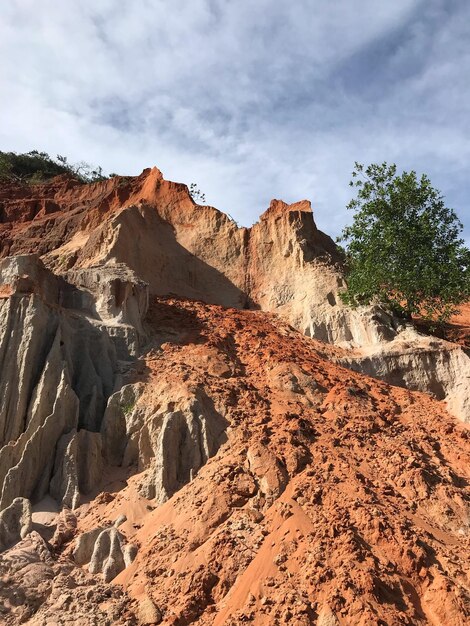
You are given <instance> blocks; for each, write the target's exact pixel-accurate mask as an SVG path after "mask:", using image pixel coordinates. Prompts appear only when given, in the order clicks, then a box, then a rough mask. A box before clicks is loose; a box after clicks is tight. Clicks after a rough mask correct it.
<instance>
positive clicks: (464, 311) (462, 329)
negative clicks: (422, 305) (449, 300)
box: [415, 302, 470, 348]
mask: <svg viewBox="0 0 470 626" xmlns="http://www.w3.org/2000/svg"><path fill="white" fill-rule="evenodd" d="M458 308H459V312H458V313H456V314H455V315H453V316H452V317H451V318H450V320H449V321H448V322H447V323H445V324H438V325H437V326H435V325H433V324H430V323H428V322H424V321H423V320H415V322H416V325H417V327H418V329H419V330H422V331H424V332H426V333H431V334H433V335H436V336H437V337H440V338H441V339H446V340H447V341H452V342H454V343H459V344H460V345H462V346H465V347H467V348H470V302H466V303H464V304H461V305H459V307H458Z"/></svg>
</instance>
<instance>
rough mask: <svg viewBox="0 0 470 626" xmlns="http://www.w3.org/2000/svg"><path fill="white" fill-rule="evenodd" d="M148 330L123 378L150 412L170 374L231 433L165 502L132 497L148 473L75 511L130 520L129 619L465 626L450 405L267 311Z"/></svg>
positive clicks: (194, 312) (188, 310)
mask: <svg viewBox="0 0 470 626" xmlns="http://www.w3.org/2000/svg"><path fill="white" fill-rule="evenodd" d="M149 322H150V323H151V326H152V327H153V329H154V346H153V348H151V349H150V350H149V351H148V352H147V354H146V355H145V357H144V358H143V359H142V360H141V361H140V362H139V363H138V364H136V366H135V368H134V370H133V372H132V374H131V376H130V380H135V381H136V380H141V381H145V382H146V383H147V391H146V396H145V401H144V403H145V404H146V405H147V406H153V405H155V406H158V402H159V398H158V394H157V393H156V392H154V391H153V390H154V389H156V388H157V387H158V383H159V381H161V380H162V378H165V379H166V380H172V381H174V385H175V388H177V387H178V386H182V385H184V386H186V387H187V389H188V390H189V391H190V392H191V391H192V392H194V393H196V391H197V390H203V392H204V393H205V394H207V396H208V397H209V398H210V399H211V400H212V401H213V402H214V405H215V406H216V407H217V408H218V410H219V411H221V412H222V411H223V414H224V418H225V419H226V420H227V422H228V423H229V424H230V426H229V429H228V441H227V443H226V444H224V445H223V446H222V448H220V450H219V452H218V453H217V454H216V456H214V457H213V458H212V459H210V460H209V461H208V463H207V464H206V465H205V466H204V467H203V468H202V469H201V470H200V472H199V473H198V475H197V476H196V478H195V479H194V480H193V481H192V482H190V483H189V484H188V485H186V486H185V487H183V488H182V489H181V490H180V491H179V492H177V493H176V494H175V495H174V496H173V497H172V498H171V499H170V500H169V501H167V502H166V503H165V504H163V505H162V506H160V507H157V508H154V507H153V506H152V505H151V503H150V504H149V503H148V501H144V500H143V499H142V498H141V497H139V495H138V486H139V483H140V481H142V480H143V479H144V477H145V475H146V473H145V472H144V473H143V474H136V475H134V476H132V477H131V478H129V480H128V482H127V486H125V488H124V489H122V490H120V491H116V492H115V493H114V494H113V496H112V501H111V502H110V501H109V498H105V499H103V497H102V495H100V496H99V497H98V498H97V499H96V500H95V501H94V502H92V503H91V505H90V506H89V507H88V510H87V512H83V514H82V515H81V517H80V519H79V526H80V528H81V529H88V528H92V527H95V526H96V525H97V524H98V523H103V522H105V521H106V520H108V521H111V520H113V519H115V517H116V515H117V514H118V513H120V512H126V513H127V514H128V518H129V521H128V522H127V523H126V524H125V525H124V526H123V527H122V528H123V532H125V533H126V534H127V536H128V538H129V539H130V540H131V541H133V542H135V543H137V544H138V545H139V552H138V555H137V558H136V560H135V561H134V563H133V564H132V565H131V566H130V567H129V568H128V569H127V570H125V571H124V572H123V573H122V574H121V575H120V576H119V577H118V578H117V579H116V581H115V582H118V583H122V584H123V585H124V586H125V588H126V589H127V591H128V593H129V594H130V596H131V597H133V598H135V602H136V605H135V606H136V607H137V606H138V603H139V602H140V603H141V604H142V602H144V605H145V602H148V599H151V600H152V602H153V603H154V605H157V606H158V607H159V609H160V611H161V612H162V615H163V621H162V623H163V624H167V625H170V624H171V625H173V626H184V625H189V624H201V625H202V624H204V625H206V624H207V625H209V624H211V625H213V626H222V625H227V626H230V625H238V624H247V623H251V624H256V625H258V624H259V625H268V624H269V625H283V624H293V625H299V626H300V625H307V624H316V625H318V626H334V625H338V624H339V625H341V626H346V625H347V626H372V625H382V626H395V625H399V624H400V625H405V624H406V625H409V626H411V625H417V624H431V625H433V626H443V625H444V624H445V625H446V626H463V625H464V624H468V623H470V551H469V544H470V517H469V502H470V488H469V479H470V441H469V439H470V431H469V429H468V428H467V427H466V426H465V425H464V424H461V423H457V422H456V420H455V419H454V418H452V417H451V416H450V415H449V414H448V413H447V412H446V411H445V408H444V405H443V404H442V403H440V402H437V401H435V400H432V399H431V398H429V397H428V396H426V395H425V394H420V393H412V392H408V391H406V390H403V389H399V388H395V387H391V386H388V385H386V384H385V383H382V382H379V381H376V380H374V379H371V378H367V377H365V376H362V375H360V374H356V373H353V372H351V371H349V370H346V369H343V368H341V367H339V366H337V365H335V364H333V363H332V362H331V361H329V360H328V353H327V350H328V348H327V347H325V346H324V345H323V344H320V343H317V342H315V341H313V340H311V339H307V338H305V337H304V336H302V335H301V334H299V333H297V332H296V331H293V330H292V329H291V328H290V327H289V326H287V325H286V324H284V323H283V322H280V321H279V320H278V319H277V318H275V317H274V316H271V315H268V314H266V313H261V312H255V311H239V310H235V309H224V308H222V307H218V306H209V305H203V304H201V303H197V302H192V301H182V300H174V299H173V300H172V299H166V300H164V299H155V300H154V301H153V303H152V306H151V310H150V316H149ZM162 341H163V343H162ZM147 471H151V470H147ZM152 509H154V510H152Z"/></svg>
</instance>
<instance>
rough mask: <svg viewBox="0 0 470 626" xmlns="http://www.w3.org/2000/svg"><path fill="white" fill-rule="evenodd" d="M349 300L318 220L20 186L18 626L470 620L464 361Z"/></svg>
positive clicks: (0, 241) (11, 217) (1, 379)
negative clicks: (250, 219)
mask: <svg viewBox="0 0 470 626" xmlns="http://www.w3.org/2000/svg"><path fill="white" fill-rule="evenodd" d="M344 285H345V283H344V277H343V270H342V260H341V256H340V254H339V253H338V251H337V249H336V246H335V244H334V243H333V241H332V240H331V239H330V238H329V237H328V236H327V235H325V234H323V233H321V232H320V231H319V230H318V229H317V228H316V226H315V223H314V221H313V217H312V212H311V207H310V203H309V202H307V201H303V202H299V203H296V204H292V205H287V204H285V203H283V202H281V201H279V200H274V201H272V203H271V205H270V207H269V208H268V210H267V211H266V212H265V213H264V214H263V215H262V216H261V217H260V219H259V221H258V222H257V223H256V224H255V225H253V226H252V227H251V228H239V227H238V226H237V225H236V224H235V222H234V221H233V220H231V219H230V218H229V217H228V216H226V215H224V214H223V213H221V212H219V211H217V210H216V209H214V208H212V207H207V206H198V205H196V204H195V203H194V202H193V200H192V199H191V197H190V195H189V193H188V189H187V187H186V186H185V185H181V184H176V183H172V182H169V181H166V180H164V179H163V176H162V175H161V173H160V172H159V171H158V170H157V169H156V168H154V169H152V170H145V171H144V172H143V173H142V174H141V175H140V176H138V177H116V178H114V179H111V180H107V181H103V182H99V183H94V184H90V185H85V184H80V183H79V182H77V181H76V180H73V179H72V178H70V177H66V176H61V177H57V178H55V179H53V180H52V181H50V182H48V183H44V184H40V185H34V186H28V185H21V184H11V183H10V184H4V185H0V364H1V369H0V486H1V491H0V550H2V551H3V552H2V555H1V562H0V620H3V621H2V623H5V624H7V625H10V624H11V625H12V626H13V625H16V624H20V623H28V624H30V625H32V626H34V625H37V626H39V625H41V626H44V625H46V624H51V623H58V624H59V623H60V624H61V625H62V624H78V623H79V624H83V625H84V626H87V625H91V624H98V623H99V624H123V625H124V624H126V625H132V624H136V625H137V624H141V625H143V624H152V623H163V624H168V625H170V624H171V625H173V626H177V625H178V626H182V625H189V624H201V625H203V624H207V625H209V624H211V625H213V626H217V625H222V624H227V625H229V624H230V625H234V626H235V625H236V624H242V623H256V624H260V625H261V626H263V625H264V624H266V625H268V624H269V625H275V624H278V625H281V624H286V623H292V624H299V625H300V626H301V625H303V624H305V625H307V624H315V625H317V626H330V625H349V624H350V625H353V624H354V625H355V626H356V625H358V626H362V625H363V626H368V625H369V624H397V625H398V624H423V625H424V624H431V625H432V626H438V625H441V624H443V623H446V624H449V625H451V626H453V625H455V626H457V625H459V626H460V625H463V624H465V623H467V622H468V619H470V584H469V581H468V577H467V576H466V575H465V573H464V572H465V571H466V570H467V569H468V566H469V562H468V561H469V559H468V550H466V548H467V547H468V539H469V533H470V527H469V522H468V520H469V514H470V511H469V500H470V494H469V491H468V484H469V480H470V476H469V470H468V468H469V467H470V465H469V461H470V447H469V440H470V439H469V430H468V426H467V425H466V424H464V423H463V422H470V359H469V357H468V353H467V351H466V350H465V348H462V346H461V345H458V344H456V343H452V342H449V341H446V340H445V339H438V338H437V337H434V336H430V335H427V334H425V333H419V332H418V331H416V330H415V329H414V328H413V327H412V326H411V325H409V324H405V323H404V322H403V321H401V320H397V319H395V318H394V317H393V316H392V315H390V314H389V313H388V312H386V311H383V310H381V309H380V308H378V307H363V308H358V309H355V310H353V309H350V308H347V307H346V306H345V305H343V303H342V301H341V298H340V295H339V294H340V292H341V289H342V288H344ZM449 336H450V335H449ZM459 338H461V337H460V336H459ZM463 343H464V342H463ZM423 392H425V393H423ZM441 401H445V402H446V405H444V403H443V402H441ZM445 406H447V409H448V410H449V412H450V414H449V413H448V412H447V411H446V408H445ZM456 418H457V420H459V421H457V420H456ZM54 503H55V504H54ZM116 518H117V519H116ZM118 585H121V586H123V587H124V589H125V591H124V592H123V591H122V588H121V587H119V586H118ZM59 615H60V617H59ZM77 620H78V621H77Z"/></svg>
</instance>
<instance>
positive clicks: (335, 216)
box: [0, 0, 470, 234]
mask: <svg viewBox="0 0 470 626" xmlns="http://www.w3.org/2000/svg"><path fill="white" fill-rule="evenodd" d="M0 18H1V20H0V24H1V25H0V55H1V58H2V64H1V69H0V88H1V93H2V117H1V120H0V149H10V150H18V151H22V150H28V149H32V148H38V149H44V150H46V151H48V152H50V153H51V154H57V153H60V154H66V155H68V156H69V157H70V158H71V159H72V160H82V159H84V160H88V161H90V162H93V163H96V164H101V165H103V166H104V168H105V169H106V170H107V171H120V172H123V173H138V172H139V171H140V170H141V169H142V168H143V167H146V166H149V165H153V164H156V165H158V166H159V167H160V168H161V169H162V171H163V172H164V174H165V176H166V177H167V178H170V179H173V180H182V181H185V182H187V183H190V182H192V181H196V182H197V183H198V184H199V186H200V188H201V189H203V190H204V191H205V193H206V197H207V199H208V201H210V202H211V203H212V204H214V205H215V206H218V207H219V208H221V209H222V210H226V211H228V212H230V213H231V214H232V215H234V217H236V218H237V219H238V220H239V221H241V222H242V223H244V224H249V223H251V222H252V221H254V220H255V219H256V218H257V217H258V215H259V213H260V212H262V211H263V210H264V208H265V207H266V206H267V205H268V203H269V200H270V198H271V197H282V198H285V199H286V200H288V201H295V200H297V199H299V198H303V197H310V198H311V199H312V201H313V206H314V210H315V213H316V216H317V221H318V223H319V225H320V227H322V228H323V229H324V230H326V231H327V232H329V233H331V234H337V233H338V231H339V230H340V228H341V226H342V225H343V224H344V222H345V220H346V219H347V216H346V212H345V210H344V206H345V203H346V201H347V198H348V194H349V189H348V186H347V183H348V180H349V173H350V170H351V168H352V165H353V162H354V161H355V160H359V161H364V162H370V161H373V160H380V161H382V160H390V161H396V162H397V163H398V164H399V165H400V166H402V167H406V168H414V169H417V170H419V171H426V172H428V173H429V174H430V176H431V179H432V181H433V182H434V183H435V184H436V185H437V186H438V187H440V188H441V190H442V191H443V192H444V193H446V195H447V196H448V199H449V202H450V203H451V204H454V206H455V208H456V209H458V210H459V213H460V215H461V217H462V219H463V220H464V221H466V222H467V223H468V222H469V221H470V220H469V218H470V205H469V202H468V199H467V197H466V188H465V185H467V171H468V165H469V159H470V140H469V139H468V135H467V134H466V125H467V124H468V119H467V113H466V106H467V102H468V97H469V96H470V93H469V92H470V88H469V87H468V85H467V80H466V77H467V76H468V75H469V73H470V54H469V53H470V51H469V47H468V43H467V42H468V41H469V34H470V33H469V24H470V19H469V18H470V6H468V5H467V3H465V2H464V1H463V0H461V1H460V0H447V1H444V0H427V1H426V2H425V1H424V0H400V1H398V2H393V3H391V2H382V3H378V2H376V0H361V1H358V2H351V1H350V0H336V2H334V3H333V2H330V3H326V2H320V1H319V0H316V1H312V0H297V1H296V2H292V3H280V2H273V1H272V0H271V1H269V0H258V1H257V2H251V1H250V2H249V1H248V0H239V1H238V2H229V1H228V0H191V1H190V0H186V1H184V0H173V2H171V3H169V2H165V1H164V0H134V1H133V2H132V3H123V2H117V0H100V2H96V1H92V0H82V1H81V2H80V3H78V2H72V1H71V0H64V1H63V2H61V3H57V2H53V1H52V0H37V1H35V2H33V1H32V0H10V1H9V2H5V3H3V4H2V6H1V8H0Z"/></svg>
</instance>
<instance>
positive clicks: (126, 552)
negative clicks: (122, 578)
mask: <svg viewBox="0 0 470 626" xmlns="http://www.w3.org/2000/svg"><path fill="white" fill-rule="evenodd" d="M136 554H137V548H136V547H135V546H133V545H132V544H128V543H126V539H125V537H124V535H123V534H122V533H120V532H119V531H118V530H117V528H116V527H115V526H111V527H109V528H96V529H94V530H91V531H89V532H86V533H82V534H81V535H80V536H79V537H78V539H77V542H76V546H75V549H74V552H73V557H74V560H75V562H76V563H77V565H85V564H86V563H89V567H88V569H89V571H90V573H92V574H98V573H101V574H103V577H104V580H105V582H109V581H111V580H113V578H116V576H117V575H118V574H119V573H120V572H122V570H124V569H125V568H126V567H128V566H129V565H130V564H131V563H132V561H133V560H134V559H135V557H136Z"/></svg>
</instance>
